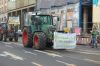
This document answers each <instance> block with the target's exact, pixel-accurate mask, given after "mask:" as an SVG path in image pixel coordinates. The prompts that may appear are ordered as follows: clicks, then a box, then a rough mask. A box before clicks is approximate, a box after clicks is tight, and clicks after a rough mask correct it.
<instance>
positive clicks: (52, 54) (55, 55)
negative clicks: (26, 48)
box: [34, 50, 63, 57]
mask: <svg viewBox="0 0 100 66" xmlns="http://www.w3.org/2000/svg"><path fill="white" fill-rule="evenodd" d="M34 51H36V52H40V53H43V54H47V55H49V56H52V57H63V56H61V55H58V54H54V53H48V52H44V51H39V50H34Z"/></svg>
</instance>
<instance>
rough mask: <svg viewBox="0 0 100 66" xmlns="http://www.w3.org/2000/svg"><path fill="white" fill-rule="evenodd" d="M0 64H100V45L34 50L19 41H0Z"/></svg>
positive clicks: (5, 65) (80, 65) (31, 65)
mask: <svg viewBox="0 0 100 66" xmlns="http://www.w3.org/2000/svg"><path fill="white" fill-rule="evenodd" d="M0 66H100V47H99V48H97V49H95V48H90V47H89V46H84V47H82V46H78V47H77V48H76V49H75V50H43V51H40V50H35V49H32V48H24V47H23V46H22V43H21V41H19V42H18V43H17V42H16V43H15V42H0Z"/></svg>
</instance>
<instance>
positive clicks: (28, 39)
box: [22, 28, 33, 48]
mask: <svg viewBox="0 0 100 66" xmlns="http://www.w3.org/2000/svg"><path fill="white" fill-rule="evenodd" d="M22 42H23V46H24V47H28V48H32V46H33V44H32V43H33V41H32V34H30V33H29V32H28V29H27V28H24V30H23V36H22Z"/></svg>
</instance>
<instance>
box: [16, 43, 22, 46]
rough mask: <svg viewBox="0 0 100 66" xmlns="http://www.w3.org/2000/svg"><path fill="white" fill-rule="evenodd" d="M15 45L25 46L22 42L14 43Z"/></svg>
mask: <svg viewBox="0 0 100 66" xmlns="http://www.w3.org/2000/svg"><path fill="white" fill-rule="evenodd" d="M14 44H15V45H18V46H23V44H20V43H14Z"/></svg>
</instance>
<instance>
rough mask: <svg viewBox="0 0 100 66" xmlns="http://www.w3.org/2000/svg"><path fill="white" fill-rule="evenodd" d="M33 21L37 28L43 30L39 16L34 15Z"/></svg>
mask: <svg viewBox="0 0 100 66" xmlns="http://www.w3.org/2000/svg"><path fill="white" fill-rule="evenodd" d="M31 20H32V23H33V24H34V25H35V28H36V30H38V31H41V22H42V21H41V20H40V17H39V16H32V18H31Z"/></svg>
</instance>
